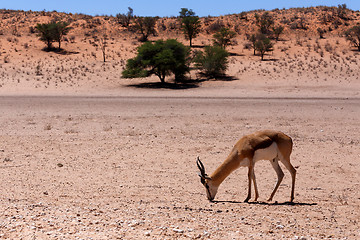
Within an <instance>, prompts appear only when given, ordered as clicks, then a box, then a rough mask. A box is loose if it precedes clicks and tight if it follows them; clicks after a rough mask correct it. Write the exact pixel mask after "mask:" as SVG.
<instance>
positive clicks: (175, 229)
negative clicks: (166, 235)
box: [173, 228, 184, 233]
mask: <svg viewBox="0 0 360 240" xmlns="http://www.w3.org/2000/svg"><path fill="white" fill-rule="evenodd" d="M173 231H174V232H177V233H183V232H184V230H182V229H178V228H174V229H173Z"/></svg>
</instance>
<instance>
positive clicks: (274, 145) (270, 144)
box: [196, 130, 296, 202]
mask: <svg viewBox="0 0 360 240" xmlns="http://www.w3.org/2000/svg"><path fill="white" fill-rule="evenodd" d="M292 146H293V142H292V140H291V138H290V137H289V136H287V135H285V134H284V133H282V132H279V131H272V130H264V131H259V132H255V133H253V134H250V135H246V136H244V137H242V138H241V139H240V140H239V141H238V142H237V143H236V144H235V146H234V148H233V149H232V151H231V152H230V154H229V156H228V157H227V158H226V160H225V161H224V162H223V163H222V164H221V165H220V166H219V167H218V168H217V169H216V170H215V171H214V172H213V173H212V174H211V175H210V176H208V175H207V174H206V173H205V167H204V165H203V164H202V162H201V161H200V159H199V157H198V159H197V162H196V163H197V166H198V168H199V170H200V173H199V176H200V180H201V183H202V184H203V185H204V187H205V188H206V194H207V198H208V199H209V200H210V201H212V200H213V199H214V198H215V195H216V193H217V190H218V188H219V185H220V184H221V183H222V182H223V181H224V180H225V178H226V177H227V176H229V175H230V173H232V172H233V171H234V170H235V169H237V168H239V167H248V168H249V171H248V179H249V187H248V195H247V197H246V199H245V202H248V201H249V200H250V198H251V181H253V182H254V187H255V201H257V199H258V197H259V193H258V189H257V186H256V180H255V172H254V166H255V163H256V162H257V161H259V160H269V161H270V162H271V165H272V167H273V168H274V170H275V172H276V174H277V177H278V181H277V183H276V185H275V188H274V190H273V192H272V193H271V195H270V198H269V199H268V201H271V200H272V199H273V197H274V195H275V193H276V191H277V189H278V188H279V186H280V183H281V181H282V179H283V177H284V173H283V171H282V170H281V168H280V165H279V160H280V162H282V163H283V164H284V165H285V167H286V168H287V169H288V170H289V172H290V174H291V177H292V187H291V198H290V202H292V201H293V200H294V188H295V176H296V170H295V168H294V167H293V166H292V165H291V163H290V154H291V151H292Z"/></svg>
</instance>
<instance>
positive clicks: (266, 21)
mask: <svg viewBox="0 0 360 240" xmlns="http://www.w3.org/2000/svg"><path fill="white" fill-rule="evenodd" d="M255 19H256V25H258V27H259V30H260V32H261V33H262V34H270V29H271V27H272V26H273V25H274V19H273V17H272V16H271V15H270V13H269V12H265V13H264V14H263V15H261V16H260V15H259V14H257V13H256V14H255Z"/></svg>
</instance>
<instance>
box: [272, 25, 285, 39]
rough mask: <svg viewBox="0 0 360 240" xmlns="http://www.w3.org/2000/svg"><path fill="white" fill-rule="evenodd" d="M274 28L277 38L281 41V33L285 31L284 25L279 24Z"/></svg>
mask: <svg viewBox="0 0 360 240" xmlns="http://www.w3.org/2000/svg"><path fill="white" fill-rule="evenodd" d="M272 30H273V33H274V37H275V40H276V41H279V37H280V34H282V33H283V31H284V27H283V26H277V27H273V28H272Z"/></svg>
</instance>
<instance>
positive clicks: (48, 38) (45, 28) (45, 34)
mask: <svg viewBox="0 0 360 240" xmlns="http://www.w3.org/2000/svg"><path fill="white" fill-rule="evenodd" d="M35 28H36V30H37V32H38V34H37V35H38V36H39V37H40V41H43V42H44V43H45V44H46V46H47V50H48V51H49V50H50V49H51V48H52V43H53V42H54V37H53V34H52V30H51V23H38V24H37V25H36V27H35Z"/></svg>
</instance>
